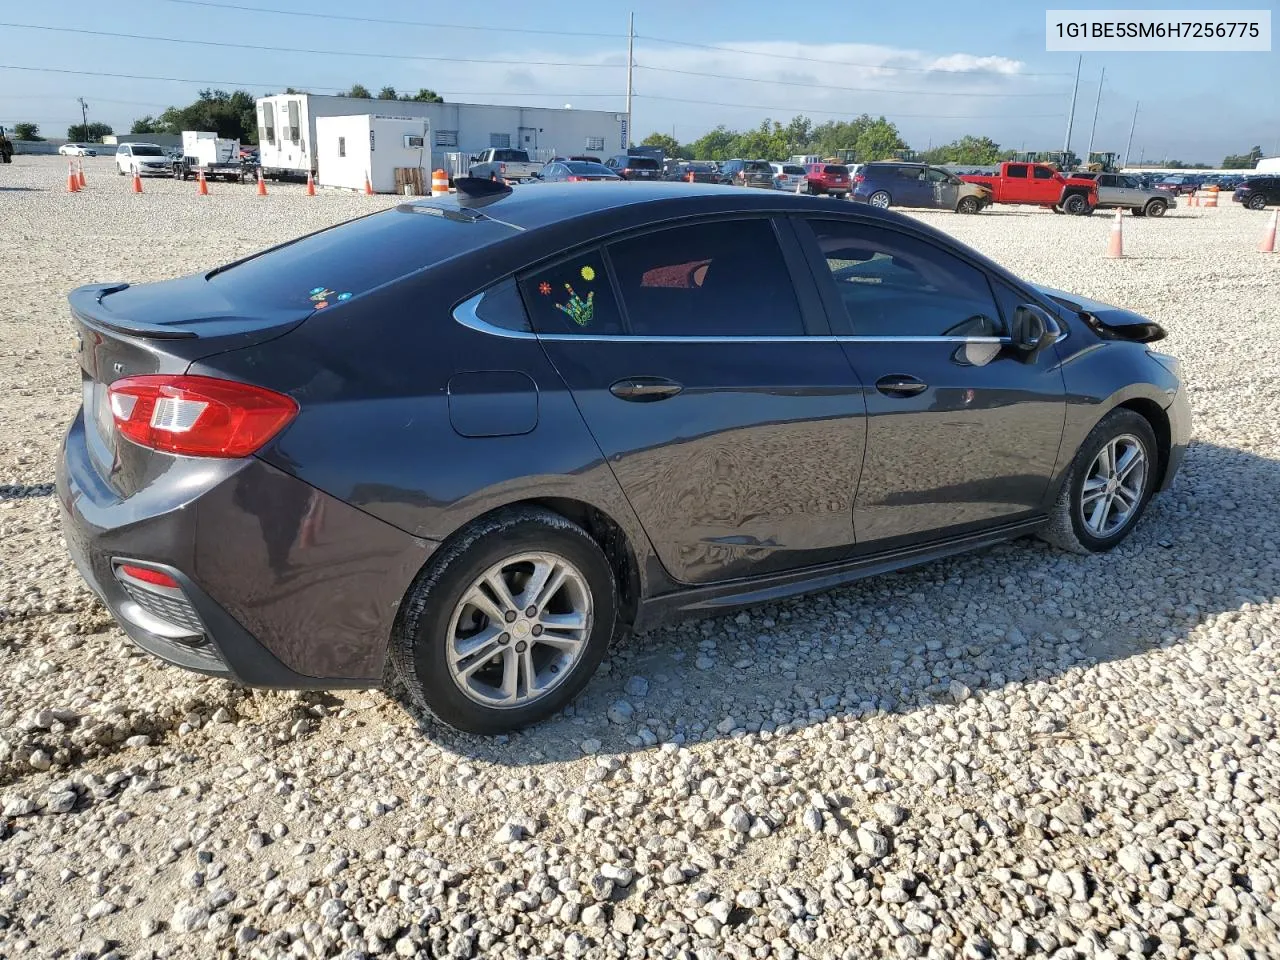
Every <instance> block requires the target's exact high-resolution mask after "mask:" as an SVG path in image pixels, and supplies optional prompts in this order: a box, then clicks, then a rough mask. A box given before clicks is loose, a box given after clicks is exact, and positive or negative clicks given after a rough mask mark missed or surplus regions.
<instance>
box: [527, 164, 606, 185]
mask: <svg viewBox="0 0 1280 960" xmlns="http://www.w3.org/2000/svg"><path fill="white" fill-rule="evenodd" d="M538 179H540V180H541V181H542V182H543V183H561V182H564V183H580V182H584V181H587V180H621V179H622V178H621V177H619V176H618V175H617V174H616V173H614V172H613V171H612V170H610V169H609V168H608V167H606V166H605V165H604V164H603V163H587V162H586V161H583V160H561V161H559V162H557V163H548V164H547V165H546V166H544V167H543V168H542V174H541V176H540V177H539V178H538Z"/></svg>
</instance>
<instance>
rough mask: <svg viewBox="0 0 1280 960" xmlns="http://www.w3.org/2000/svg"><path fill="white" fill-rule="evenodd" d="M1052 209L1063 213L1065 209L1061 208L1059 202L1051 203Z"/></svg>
mask: <svg viewBox="0 0 1280 960" xmlns="http://www.w3.org/2000/svg"><path fill="white" fill-rule="evenodd" d="M1052 210H1053V212H1054V213H1064V212H1065V211H1064V210H1063V209H1062V204H1060V203H1055V204H1054V205H1053V207H1052Z"/></svg>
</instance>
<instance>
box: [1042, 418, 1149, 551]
mask: <svg viewBox="0 0 1280 960" xmlns="http://www.w3.org/2000/svg"><path fill="white" fill-rule="evenodd" d="M1122 436H1129V437H1136V438H1137V439H1138V441H1139V442H1140V444H1141V446H1142V447H1143V452H1144V453H1145V455H1146V458H1147V468H1146V474H1145V476H1144V478H1143V485H1142V493H1141V496H1140V497H1139V499H1138V503H1137V506H1136V507H1135V508H1134V509H1133V510H1132V511H1131V513H1130V516H1129V518H1128V519H1127V520H1126V521H1125V523H1124V525H1123V526H1121V527H1120V528H1119V529H1117V530H1116V531H1115V532H1114V533H1112V534H1110V535H1109V536H1106V537H1098V536H1095V535H1094V534H1093V533H1092V532H1090V531H1089V529H1088V528H1087V527H1086V526H1085V522H1084V513H1083V506H1082V505H1081V498H1082V497H1083V494H1084V483H1085V479H1086V473H1087V472H1088V470H1089V468H1090V466H1091V465H1092V464H1093V462H1094V460H1095V458H1096V457H1097V456H1098V453H1099V452H1100V451H1101V450H1102V448H1103V447H1104V446H1105V445H1106V444H1108V443H1110V442H1111V441H1112V440H1114V439H1116V438H1117V437H1122ZM1158 450H1159V448H1158V447H1157V445H1156V435H1155V431H1154V430H1152V429H1151V424H1150V423H1149V422H1147V419H1146V417H1144V416H1142V415H1141V414H1139V413H1135V412H1134V411H1132V410H1129V409H1126V408H1124V407H1121V408H1118V409H1116V410H1112V411H1111V412H1110V413H1109V414H1107V415H1106V416H1105V417H1103V418H1102V419H1101V420H1100V421H1099V422H1098V425H1097V426H1095V427H1094V428H1093V430H1091V431H1090V432H1089V435H1088V436H1087V437H1085V440H1084V443H1082V444H1081V445H1080V449H1079V451H1077V453H1076V456H1075V459H1074V460H1072V461H1071V467H1070V468H1069V469H1068V471H1067V477H1066V480H1065V481H1063V484H1062V492H1061V493H1060V494H1059V495H1058V500H1057V502H1056V503H1055V504H1054V505H1053V509H1052V510H1051V511H1050V514H1049V523H1048V524H1047V525H1046V526H1045V527H1044V528H1043V529H1042V530H1041V531H1040V537H1041V539H1043V540H1047V541H1048V542H1049V543H1051V544H1053V545H1054V546H1055V547H1059V548H1061V549H1063V550H1066V551H1069V552H1071V553H1103V552H1105V551H1107V550H1110V549H1112V548H1113V547H1115V546H1116V545H1117V544H1119V543H1120V542H1121V541H1123V540H1124V539H1125V538H1126V537H1127V536H1129V534H1130V533H1132V532H1133V530H1134V528H1135V527H1136V526H1137V525H1138V521H1139V520H1140V519H1142V514H1143V512H1144V511H1145V510H1146V509H1147V504H1148V503H1150V502H1151V495H1152V493H1153V492H1154V490H1155V483H1156V476H1157V474H1158V472H1159V469H1160V456H1159V452H1158Z"/></svg>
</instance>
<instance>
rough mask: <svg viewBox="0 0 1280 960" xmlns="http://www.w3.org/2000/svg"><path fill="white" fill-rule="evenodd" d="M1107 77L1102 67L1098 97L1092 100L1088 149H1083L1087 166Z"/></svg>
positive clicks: (1090, 156) (1090, 159)
mask: <svg viewBox="0 0 1280 960" xmlns="http://www.w3.org/2000/svg"><path fill="white" fill-rule="evenodd" d="M1106 79H1107V68H1106V67H1103V68H1102V74H1101V75H1100V76H1099V77H1098V99H1097V100H1095V101H1094V102H1093V126H1091V127H1090V128H1089V149H1088V150H1086V151H1085V154H1084V163H1085V166H1086V167H1087V166H1088V165H1089V164H1090V163H1091V162H1092V157H1093V135H1094V134H1095V133H1096V132H1097V130H1098V108H1099V107H1101V106H1102V84H1103V83H1104V82H1105V81H1106Z"/></svg>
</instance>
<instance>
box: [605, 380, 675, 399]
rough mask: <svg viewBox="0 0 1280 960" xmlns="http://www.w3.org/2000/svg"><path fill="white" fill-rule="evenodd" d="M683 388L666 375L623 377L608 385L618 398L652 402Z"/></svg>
mask: <svg viewBox="0 0 1280 960" xmlns="http://www.w3.org/2000/svg"><path fill="white" fill-rule="evenodd" d="M683 389H684V385H683V384H680V383H676V382H675V381H674V380H668V379H667V378H666V377H625V378H623V379H622V380H619V381H617V382H616V383H614V384H613V385H612V386H611V387H609V392H610V393H612V394H613V395H614V396H615V397H617V398H618V399H619V400H630V401H632V402H634V403H652V402H653V401H655V400H666V399H667V398H668V397H674V396H675V395H676V394H677V393H679V392H680V391H681V390H683Z"/></svg>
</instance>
